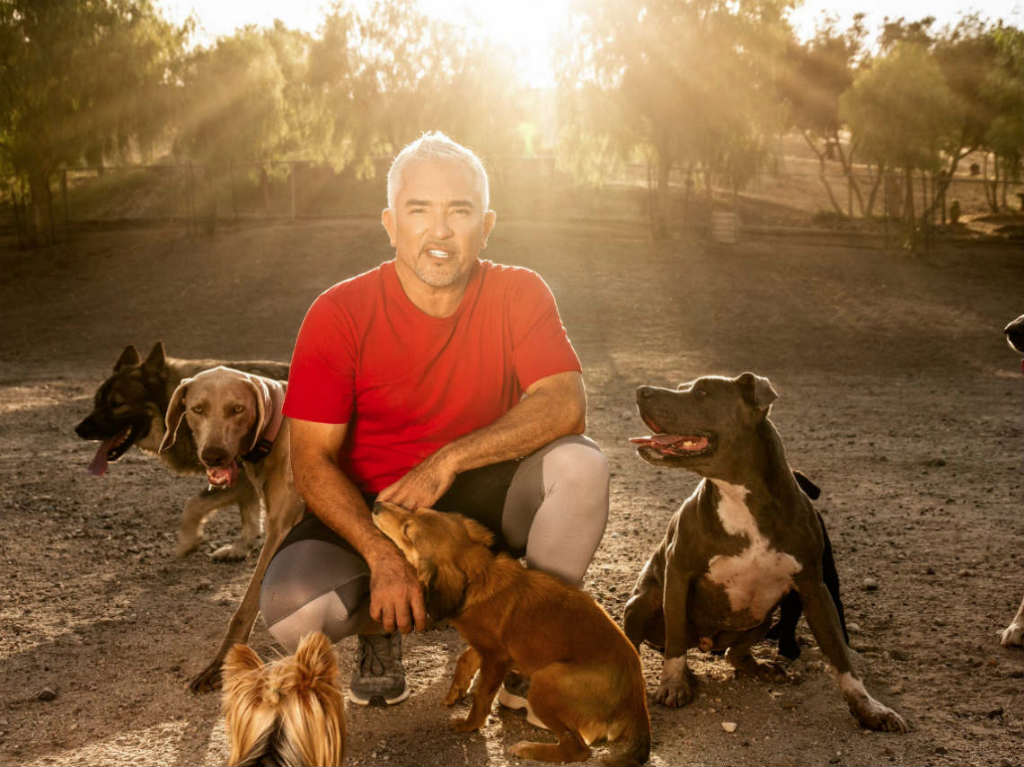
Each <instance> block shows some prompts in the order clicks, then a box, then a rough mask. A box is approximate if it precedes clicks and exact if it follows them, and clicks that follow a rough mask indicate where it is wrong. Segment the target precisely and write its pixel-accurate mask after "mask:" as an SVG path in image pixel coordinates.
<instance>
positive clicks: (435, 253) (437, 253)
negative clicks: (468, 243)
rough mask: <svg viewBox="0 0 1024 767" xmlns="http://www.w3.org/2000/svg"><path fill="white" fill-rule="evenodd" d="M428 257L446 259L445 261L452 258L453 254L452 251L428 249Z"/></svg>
mask: <svg viewBox="0 0 1024 767" xmlns="http://www.w3.org/2000/svg"><path fill="white" fill-rule="evenodd" d="M427 255H428V256H432V257H434V258H444V259H447V258H451V257H452V254H451V252H450V251H447V250H443V249H441V248H428V249H427Z"/></svg>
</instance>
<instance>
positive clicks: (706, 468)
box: [630, 373, 778, 477]
mask: <svg viewBox="0 0 1024 767" xmlns="http://www.w3.org/2000/svg"><path fill="white" fill-rule="evenodd" d="M777 396H778V395H777V394H776V393H775V390H774V389H773V388H772V385H771V382H770V381H769V380H768V379H767V378H763V377H761V376H758V375H754V374H753V373H743V374H741V375H739V376H736V377H735V378H725V377H723V376H704V377H703V378H697V379H695V380H693V381H689V382H688V383H683V384H680V385H679V386H678V388H676V389H663V388H660V387H657V386H641V387H639V388H638V389H637V390H636V402H637V409H638V410H639V411H640V417H641V418H642V419H643V421H644V423H645V424H647V426H648V427H649V428H650V429H651V435H650V436H646V437H633V438H632V439H631V440H630V442H632V443H633V444H635V445H636V446H637V453H638V454H639V455H640V457H641V458H643V459H644V460H645V461H647V462H648V463H653V464H655V465H656V466H678V467H680V468H685V469H689V470H690V471H695V472H697V473H698V474H701V475H702V476H706V477H716V476H721V475H722V473H721V471H722V469H723V467H724V466H726V465H727V464H728V462H729V456H730V455H733V454H734V453H735V446H736V445H738V444H749V443H750V440H751V439H752V435H753V431H754V430H755V429H757V428H758V426H759V425H760V424H761V423H762V422H763V421H764V420H765V418H767V417H768V411H769V410H770V409H771V404H772V402H774V401H775V398H776V397H777Z"/></svg>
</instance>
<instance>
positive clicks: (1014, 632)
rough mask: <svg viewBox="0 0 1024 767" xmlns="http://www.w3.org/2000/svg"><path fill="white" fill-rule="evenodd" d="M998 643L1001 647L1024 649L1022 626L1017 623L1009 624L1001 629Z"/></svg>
mask: <svg viewBox="0 0 1024 767" xmlns="http://www.w3.org/2000/svg"><path fill="white" fill-rule="evenodd" d="M999 643H1000V644H1001V645H1002V646H1003V647H1024V626H1022V625H1021V624H1019V623H1011V624H1010V625H1009V626H1007V627H1006V628H1005V629H1003V635H1002V636H1001V637H1000V639H999Z"/></svg>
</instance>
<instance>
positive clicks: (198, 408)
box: [191, 405, 203, 415]
mask: <svg viewBox="0 0 1024 767" xmlns="http://www.w3.org/2000/svg"><path fill="white" fill-rule="evenodd" d="M191 410H192V412H193V413H195V414H196V415H202V414H203V406H202V405H193V406H192V407H191Z"/></svg>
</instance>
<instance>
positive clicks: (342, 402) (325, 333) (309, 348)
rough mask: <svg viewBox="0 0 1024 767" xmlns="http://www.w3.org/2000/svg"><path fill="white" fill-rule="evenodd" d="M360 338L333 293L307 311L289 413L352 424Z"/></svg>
mask: <svg viewBox="0 0 1024 767" xmlns="http://www.w3.org/2000/svg"><path fill="white" fill-rule="evenodd" d="M355 360H356V339H355V332H354V329H353V327H352V323H351V319H350V318H349V316H348V314H347V313H346V312H345V311H344V310H343V309H342V307H341V306H339V305H338V303H337V302H336V301H335V300H333V298H332V297H331V296H330V294H329V293H323V294H321V295H320V296H319V297H317V299H316V300H315V301H314V302H313V305H312V306H310V307H309V311H308V312H306V317H305V319H303V320H302V325H301V327H300V328H299V335H298V337H297V338H296V340H295V350H294V351H293V352H292V362H291V369H290V371H289V374H288V393H287V396H286V397H285V402H284V414H285V415H286V416H288V417H289V418H298V419H300V420H303V421H317V422H319V423H331V424H341V423H348V422H349V418H350V417H351V415H352V403H353V400H354V397H355V394H354V387H355Z"/></svg>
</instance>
